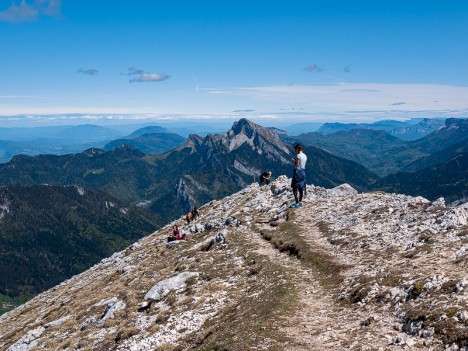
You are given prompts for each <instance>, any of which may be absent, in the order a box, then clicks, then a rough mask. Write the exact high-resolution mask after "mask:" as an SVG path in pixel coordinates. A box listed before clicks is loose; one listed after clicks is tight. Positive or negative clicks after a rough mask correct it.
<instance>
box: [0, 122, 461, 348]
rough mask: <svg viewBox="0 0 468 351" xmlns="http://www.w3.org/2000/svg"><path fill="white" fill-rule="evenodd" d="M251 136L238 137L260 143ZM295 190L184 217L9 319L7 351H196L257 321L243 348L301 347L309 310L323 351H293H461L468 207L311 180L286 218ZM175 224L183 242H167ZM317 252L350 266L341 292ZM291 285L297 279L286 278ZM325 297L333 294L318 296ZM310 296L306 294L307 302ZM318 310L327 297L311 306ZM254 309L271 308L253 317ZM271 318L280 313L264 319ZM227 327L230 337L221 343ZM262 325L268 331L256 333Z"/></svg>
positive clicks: (251, 189)
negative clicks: (316, 260) (323, 272)
mask: <svg viewBox="0 0 468 351" xmlns="http://www.w3.org/2000/svg"><path fill="white" fill-rule="evenodd" d="M238 127H239V128H240V129H245V128H247V129H248V128H249V125H240V126H238ZM245 135H247V136H249V135H250V134H248V133H245ZM249 138H250V137H249ZM252 138H253V139H249V140H250V141H245V140H244V141H243V142H249V143H250V142H252V147H256V145H255V143H254V141H255V140H254V138H255V137H254V135H253V134H252ZM227 141H229V143H230V144H229V143H228V144H227V145H228V146H229V147H236V145H237V144H238V143H239V142H240V141H241V140H240V139H236V137H235V133H233V135H231V136H229V138H227V139H226V142H227ZM200 142H201V141H200ZM249 145H250V144H249ZM185 180H186V181H187V182H191V183H190V184H192V185H193V184H195V180H192V179H190V178H187V177H186V179H185ZM290 184H291V180H290V179H289V178H287V177H286V176H280V177H278V178H277V179H276V180H275V181H273V182H272V184H271V186H270V187H259V186H258V184H252V185H249V186H247V187H245V188H244V189H243V190H241V191H240V192H238V193H236V194H233V195H231V196H228V197H226V198H224V199H222V200H218V201H212V202H210V203H209V204H206V205H204V206H202V207H200V208H199V212H200V218H198V219H197V220H196V221H194V222H191V223H190V225H187V224H186V223H185V221H184V219H183V217H182V218H181V219H179V220H178V221H175V222H174V223H171V224H169V225H167V226H166V227H164V228H162V229H161V230H159V231H158V232H156V233H154V234H152V235H151V236H148V237H147V238H144V239H142V240H140V241H139V242H137V243H134V244H133V245H131V246H130V247H128V248H127V249H126V250H123V251H121V252H118V253H115V254H114V255H112V256H111V257H109V258H107V259H105V260H102V261H101V262H100V263H99V264H97V265H95V266H94V267H92V268H91V269H90V270H88V271H86V272H84V273H82V274H80V275H78V276H75V277H73V278H71V279H69V280H67V281H66V282H63V283H62V284H60V285H59V286H57V287H55V288H53V289H51V290H49V291H46V292H44V293H43V294H41V295H39V296H37V297H36V298H34V299H33V300H31V301H30V302H28V303H26V304H25V305H23V306H20V307H19V308H18V309H16V310H14V311H12V312H10V313H8V314H6V315H4V316H1V317H0V349H2V350H3V349H6V350H9V351H19V350H32V349H34V350H50V349H54V347H57V348H58V349H88V350H92V349H115V350H132V351H135V350H142V351H143V350H149V349H157V348H161V349H167V350H172V349H177V347H179V349H183V348H186V349H190V347H194V344H193V343H195V344H197V345H202V344H203V343H204V342H207V343H208V341H206V340H209V342H214V341H213V340H218V342H219V343H220V341H219V340H223V338H224V339H227V338H226V337H225V335H230V334H229V330H230V329H235V328H238V327H239V325H242V323H247V322H246V321H248V320H251V321H253V322H252V323H257V324H246V325H247V326H248V327H246V329H245V330H241V331H242V332H245V333H246V334H245V335H248V337H245V338H244V339H245V340H247V339H251V340H254V341H255V345H253V344H252V345H251V346H252V347H254V346H255V347H257V348H259V349H263V350H268V349H269V347H273V346H274V347H276V348H281V347H283V348H284V349H288V347H289V346H290V345H292V344H294V342H295V340H290V339H288V338H290V335H289V334H288V335H286V334H281V330H282V329H283V328H282V327H281V328H278V326H279V325H282V324H281V323H284V325H290V324H291V319H288V318H291V316H294V318H300V317H301V316H302V315H304V316H307V315H310V316H313V318H312V317H311V318H312V319H307V318H305V317H304V318H305V319H303V320H300V321H301V323H298V324H297V325H296V328H297V330H298V334H297V335H296V336H295V337H298V338H300V336H301V335H302V334H304V325H307V328H306V330H307V332H308V333H310V335H315V336H316V337H314V338H315V339H316V340H319V341H320V343H319V344H314V345H312V344H308V343H307V342H308V341H307V339H306V340H305V341H304V340H302V339H301V340H299V341H300V342H299V341H298V343H299V344H294V345H300V347H299V346H298V347H299V349H301V347H303V348H302V349H317V350H320V347H322V345H326V346H323V347H324V348H323V349H337V350H341V349H352V348H353V347H362V349H379V348H382V349H389V350H400V349H402V348H406V349H431V348H432V349H433V350H434V351H435V350H437V348H438V347H444V348H446V349H456V348H458V349H459V350H463V348H464V347H465V349H466V345H464V344H463V343H464V342H465V340H466V338H465V339H463V330H464V329H463V328H465V329H466V326H467V323H468V312H467V311H468V280H467V278H466V269H467V268H466V263H467V259H468V245H467V244H468V243H467V241H466V240H467V235H468V229H467V224H468V208H467V207H466V206H465V207H464V206H457V207H446V205H445V203H444V201H443V199H438V200H436V201H433V202H430V201H428V200H426V199H424V198H421V197H410V196H404V195H398V194H386V193H381V192H378V193H364V194H360V193H358V192H357V191H356V190H355V189H353V188H352V187H351V186H349V185H348V184H343V185H341V186H339V187H336V188H334V189H324V188H321V187H315V186H313V185H311V184H309V185H308V187H307V195H306V198H305V199H304V202H303V206H302V207H301V208H299V209H290V208H289V206H290V205H291V203H292V202H293V196H292V192H291V188H290ZM184 186H185V185H184V184H181V186H180V187H179V190H180V191H181V196H182V195H183V196H186V197H188V196H189V194H188V193H187V194H185V195H184V194H183V191H182V190H183V188H184ZM173 225H178V226H179V228H180V230H181V231H182V232H184V233H186V234H187V235H188V241H183V242H174V244H171V245H168V246H167V247H166V243H167V236H168V235H170V234H171V233H172V226H173ZM293 227H294V228H296V229H295V230H292V229H291V228H293ZM282 231H287V236H285V237H284V238H281V240H282V241H287V240H288V239H289V238H293V239H298V240H301V242H302V243H303V246H302V247H301V248H300V250H296V249H295V248H293V247H289V248H288V247H285V246H286V245H287V244H284V243H283V242H280V241H277V242H275V243H273V242H270V240H271V238H272V237H273V235H275V234H279V235H280V234H281V232H282ZM312 239H313V241H312ZM275 245H276V246H281V245H283V246H282V247H276V246H275ZM307 250H309V251H307ZM293 251H294V252H293ZM268 252H269V255H270V256H269V255H267V253H268ZM271 252H273V253H271ZM288 253H291V256H294V258H293V259H289V256H288V255H289V254H288ZM310 253H313V254H314V255H317V254H319V253H325V254H326V255H327V259H329V260H331V261H333V263H334V264H335V263H336V264H337V266H338V265H340V266H342V267H345V268H343V269H342V270H341V271H339V272H337V273H336V274H340V275H342V280H341V282H340V284H339V285H338V286H335V287H334V289H332V290H333V291H336V295H337V296H335V295H333V294H335V292H334V293H333V294H332V293H331V292H330V291H329V290H326V289H323V290H321V288H320V287H319V286H311V287H309V286H307V285H306V283H304V281H305V280H306V278H307V277H310V276H311V275H313V274H316V273H314V272H315V271H316V270H317V267H314V268H313V269H312V268H310V267H309V266H306V265H303V266H301V264H302V263H301V261H302V260H303V257H304V256H307V255H308V254H310ZM285 257H287V258H288V259H286V258H285ZM314 257H315V256H314ZM282 260H285V262H282V264H283V265H284V267H285V270H284V271H281V269H280V268H281V265H280V263H281V262H280V261H282ZM260 262H266V263H265V265H264V266H261V264H260ZM320 264H325V263H323V262H320ZM273 266H274V267H275V269H273V268H272V267H273ZM286 272H287V273H286ZM293 276H295V277H296V278H297V280H289V279H291V277H293ZM313 278H314V279H315V278H320V277H318V276H317V277H315V276H313ZM314 279H312V280H314ZM298 282H299V283H298ZM294 284H296V285H294ZM317 284H318V283H317ZM293 287H294V288H295V289H298V292H297V296H299V297H297V296H296V297H297V298H298V300H297V301H296V304H293V303H291V302H290V301H289V300H288V306H290V307H288V308H291V309H292V310H281V309H279V310H278V311H282V312H277V310H274V308H275V307H274V306H275V302H276V300H278V299H280V296H283V295H281V293H284V291H289V290H290V289H291V288H293ZM300 289H304V290H300ZM291 290H293V289H291ZM326 294H329V295H330V296H329V297H328V299H327V300H323V301H322V300H321V299H322V298H323V295H326ZM292 296H293V295H288V298H292ZM303 296H311V298H310V300H308V301H307V302H308V303H303V302H302V300H301V299H300V298H301V297H303ZM271 297H274V298H273V299H272V300H266V299H267V298H271ZM311 301H312V302H316V301H319V302H317V304H316V305H313V306H312V307H311V305H310V304H311V303H312V302H311ZM256 304H258V305H259V306H262V307H261V308H259V309H256V308H257V307H256ZM289 304H290V305H289ZM337 306H339V308H338V307H337ZM282 308H284V307H282ZM311 308H316V309H311ZM270 309H272V311H274V313H273V314H272V315H273V316H274V317H271V315H269V317H268V318H270V319H267V318H266V317H264V316H263V317H262V316H261V315H260V314H261V313H260V312H262V311H263V312H265V311H267V312H268V310H270ZM308 309H311V310H308ZM337 310H338V311H340V313H342V314H341V315H337V314H336V311H337ZM249 313H251V314H249ZM276 313H282V314H278V315H277V314H276ZM233 316H234V317H233ZM217 318H218V319H217ZM262 318H265V321H264V320H263V319H262ZM221 321H222V322H221ZM266 321H267V322H266ZM294 321H295V320H294ZM263 322H265V323H263ZM272 322H274V323H272ZM218 323H220V324H218ZM223 323H224V324H223ZM258 323H260V324H262V326H264V328H266V329H262V328H260V329H259V328H258ZM269 323H270V324H269ZM275 323H276V324H275ZM303 323H304V324H303ZM326 323H330V324H328V326H327V325H326ZM271 325H273V326H274V328H273V329H271V330H268V328H270V326H271ZM223 328H225V329H223ZM275 328H276V329H275ZM309 328H310V329H309ZM218 330H221V331H222V332H224V333H227V334H221V332H220V334H219V335H221V336H219V335H218V334H217V333H218ZM226 330H227V331H226ZM235 330H236V331H237V330H238V329H235ZM259 330H260V331H259ZM263 330H266V331H267V332H265V334H261V333H262V331H263ZM445 330H451V332H450V333H448V332H445ZM458 332H459V334H457V333H458ZM239 335H240V334H239ZM275 335H279V336H280V337H278V339H275ZM460 335H462V336H461V337H459V336H460ZM217 337H218V339H216V338H217ZM318 338H319V339H318ZM57 340H58V341H57ZM187 340H189V341H187ZM284 340H289V341H288V342H290V343H291V344H288V343H286V344H284V343H285V341H284ZM309 341H310V340H309ZM191 342H192V344H190V343H191ZM242 342H244V340H237V344H236V345H243V344H241V343H242ZM252 342H253V341H252ZM215 344H216V343H215ZM207 345H208V344H207ZM304 345H306V346H304ZM317 345H318V346H317ZM230 347H231V348H232V349H234V350H240V349H241V346H234V347H233V346H232V345H231V344H230ZM236 347H238V348H237V349H236ZM231 348H227V349H231ZM244 349H249V347H247V348H244ZM297 349H298V348H296V349H295V350H297Z"/></svg>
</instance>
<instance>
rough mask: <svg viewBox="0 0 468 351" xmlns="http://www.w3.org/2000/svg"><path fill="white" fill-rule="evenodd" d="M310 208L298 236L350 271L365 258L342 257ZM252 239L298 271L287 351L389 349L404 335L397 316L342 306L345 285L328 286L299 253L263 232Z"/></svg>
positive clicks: (286, 324) (299, 218)
mask: <svg viewBox="0 0 468 351" xmlns="http://www.w3.org/2000/svg"><path fill="white" fill-rule="evenodd" d="M309 206H310V205H308V204H304V207H303V208H302V209H299V210H297V211H295V215H296V218H295V219H294V224H295V225H296V226H297V227H298V229H299V230H298V232H297V233H296V235H298V236H300V237H301V238H302V239H303V240H304V241H305V242H306V243H307V245H308V250H310V251H311V252H312V253H313V252H317V253H320V255H328V256H330V257H332V258H333V259H334V261H335V263H336V264H337V265H346V266H348V267H349V264H350V262H352V261H353V260H359V259H360V258H359V257H347V259H346V260H342V259H341V260H340V259H339V256H337V255H336V253H334V247H333V246H332V245H331V244H330V243H328V242H327V241H326V239H325V236H324V234H323V233H321V232H320V229H319V228H318V226H317V225H316V223H311V220H310V218H306V217H305V214H306V213H309V211H311V208H310V207H309ZM260 229H265V230H271V227H270V226H268V225H267V224H261V225H260ZM251 239H252V240H253V241H254V242H255V243H256V244H257V245H258V246H259V247H260V248H259V249H258V250H257V253H259V254H262V255H265V256H267V257H269V259H270V260H272V261H274V262H275V263H279V264H281V265H283V266H284V267H288V268H292V269H291V270H292V271H293V272H294V274H293V275H292V276H291V277H290V279H291V281H292V283H293V284H294V285H295V287H296V288H297V289H298V291H299V294H298V297H299V301H298V305H297V310H296V311H295V312H294V313H293V314H291V315H290V316H288V317H286V319H285V320H284V321H283V322H282V323H283V327H282V330H283V332H284V333H285V334H286V335H288V336H289V338H290V340H291V342H290V343H288V345H285V350H290V351H299V350H301V351H303V350H317V351H322V350H324V351H325V350H379V349H382V350H383V349H384V348H379V347H376V346H375V345H388V344H389V341H390V340H392V338H394V337H396V336H397V335H398V332H397V331H396V330H395V329H394V328H393V324H394V322H395V320H394V317H393V316H391V315H376V314H375V312H374V311H366V310H361V309H359V307H357V306H355V305H352V304H346V303H344V302H340V301H339V300H338V295H339V290H340V286H335V287H331V286H330V285H329V284H326V283H325V284H324V279H327V278H325V277H324V273H323V272H322V271H320V269H315V268H314V267H310V265H308V264H306V263H304V262H303V260H301V259H298V258H297V257H296V256H294V255H289V254H287V253H282V252H280V251H279V250H278V249H277V248H275V247H274V245H272V244H271V243H270V242H268V241H266V240H264V238H262V236H261V235H260V234H258V235H256V236H253V237H251ZM345 261H346V262H345ZM357 262H359V261H357ZM336 274H339V272H336ZM385 349H386V350H397V349H398V350H402V349H403V350H404V349H409V348H407V345H402V346H396V345H388V346H386V348H385Z"/></svg>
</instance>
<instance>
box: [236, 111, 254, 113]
mask: <svg viewBox="0 0 468 351" xmlns="http://www.w3.org/2000/svg"><path fill="white" fill-rule="evenodd" d="M232 112H238V113H248V112H255V110H234V111H232Z"/></svg>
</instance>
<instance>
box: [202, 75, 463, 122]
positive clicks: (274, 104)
mask: <svg viewBox="0 0 468 351" xmlns="http://www.w3.org/2000/svg"><path fill="white" fill-rule="evenodd" d="M207 91H208V93H211V94H224V96H229V95H231V96H233V98H235V99H236V100H239V99H240V98H241V97H245V98H247V99H248V101H250V102H251V103H252V101H255V102H256V105H255V109H256V110H257V111H259V110H262V109H265V108H270V109H275V108H276V109H279V108H284V107H286V106H295V107H296V108H303V109H304V111H310V112H314V113H334V114H336V115H342V114H347V113H348V112H349V111H354V112H353V114H359V112H362V113H367V111H374V112H375V113H376V115H377V114H382V115H384V114H388V115H390V114H395V113H399V114H401V116H407V115H413V114H415V113H417V114H422V113H423V111H427V112H428V115H433V114H434V113H435V112H434V111H435V110H437V111H439V112H440V114H441V116H442V115H446V114H447V112H446V111H451V112H450V113H455V112H456V111H462V110H464V109H466V108H467V102H466V96H468V87H462V86H450V85H440V84H439V85H437V84H378V83H340V84H330V85H302V86H299V85H296V86H287V85H284V86H263V87H244V88H237V89H216V88H215V89H212V90H207ZM434 101H438V102H437V103H435V102H434ZM397 106H400V108H398V109H395V107H397ZM392 107H393V108H392Z"/></svg>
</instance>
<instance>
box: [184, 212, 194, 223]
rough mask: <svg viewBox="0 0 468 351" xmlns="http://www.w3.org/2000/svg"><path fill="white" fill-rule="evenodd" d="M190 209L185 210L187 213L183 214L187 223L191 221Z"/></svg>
mask: <svg viewBox="0 0 468 351" xmlns="http://www.w3.org/2000/svg"><path fill="white" fill-rule="evenodd" d="M192 218H193V216H192V211H189V212H187V214H186V215H185V220H186V221H187V224H190V222H191V221H192Z"/></svg>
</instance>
